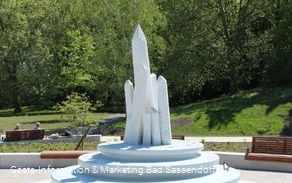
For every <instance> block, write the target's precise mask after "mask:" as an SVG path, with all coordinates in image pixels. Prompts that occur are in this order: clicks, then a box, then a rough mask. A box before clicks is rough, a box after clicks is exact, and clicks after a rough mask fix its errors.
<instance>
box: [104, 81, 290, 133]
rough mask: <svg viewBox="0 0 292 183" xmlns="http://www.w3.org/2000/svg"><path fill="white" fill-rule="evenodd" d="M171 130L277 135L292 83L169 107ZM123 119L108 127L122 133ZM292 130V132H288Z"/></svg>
mask: <svg viewBox="0 0 292 183" xmlns="http://www.w3.org/2000/svg"><path fill="white" fill-rule="evenodd" d="M170 113H171V122H172V133H173V134H184V135H186V136H250V135H279V134H281V132H282V130H283V127H284V121H285V119H286V118H287V117H288V116H290V121H291V123H292V86H284V87H279V88H274V89H254V90H250V91H245V92H242V93H239V94H237V95H234V96H230V97H222V98H218V99H215V100H208V101H203V102H197V103H194V104H190V105H185V106H180V107H176V108H171V111H170ZM124 127H125V122H120V123H118V124H115V125H111V126H109V127H107V129H106V132H107V134H108V135H114V134H117V135H120V134H123V130H124ZM291 133H292V132H291Z"/></svg>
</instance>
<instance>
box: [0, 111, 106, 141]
mask: <svg viewBox="0 0 292 183" xmlns="http://www.w3.org/2000/svg"><path fill="white" fill-rule="evenodd" d="M11 111H12V109H9V110H0V116H2V117H0V129H3V130H4V131H5V130H12V129H13V128H14V127H15V124H16V123H19V124H20V127H21V128H22V129H32V128H33V127H34V125H35V122H36V121H39V122H40V123H41V128H45V133H46V135H50V134H52V133H56V132H59V131H60V130H61V131H62V130H63V128H67V127H69V126H70V123H68V122H66V121H65V120H63V119H62V114H58V112H57V111H53V110H47V111H32V112H26V114H25V115H23V116H11V115H10V116H8V115H7V114H11V113H10V112H11ZM1 114H2V115H1ZM3 114H5V115H4V117H3ZM109 115H110V114H108V113H91V114H90V115H89V116H88V119H89V121H90V123H91V124H96V123H98V122H100V121H101V120H102V119H104V118H105V117H107V116H109Z"/></svg>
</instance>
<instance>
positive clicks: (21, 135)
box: [5, 129, 45, 142]
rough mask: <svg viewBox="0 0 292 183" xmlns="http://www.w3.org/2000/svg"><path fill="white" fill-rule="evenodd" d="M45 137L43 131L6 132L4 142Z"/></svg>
mask: <svg viewBox="0 0 292 183" xmlns="http://www.w3.org/2000/svg"><path fill="white" fill-rule="evenodd" d="M44 136H45V129H40V130H32V129H27V130H25V129H24V130H7V131H6V138H5V141H6V142H9V141H21V140H38V139H43V138H44Z"/></svg>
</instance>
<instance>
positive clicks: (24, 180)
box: [0, 169, 292, 183]
mask: <svg viewBox="0 0 292 183" xmlns="http://www.w3.org/2000/svg"><path fill="white" fill-rule="evenodd" d="M240 173H241V179H243V180H246V181H253V182H255V183H286V182H291V180H292V173H280V172H266V171H250V170H240ZM50 175H51V172H50V171H38V170H37V171H35V172H29V173H17V172H14V171H12V170H9V169H1V170H0V179H1V181H0V182H1V183H18V182H19V183H20V182H21V183H32V182H36V181H41V180H44V179H50Z"/></svg>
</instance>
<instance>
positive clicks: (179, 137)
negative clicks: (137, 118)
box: [121, 135, 185, 140]
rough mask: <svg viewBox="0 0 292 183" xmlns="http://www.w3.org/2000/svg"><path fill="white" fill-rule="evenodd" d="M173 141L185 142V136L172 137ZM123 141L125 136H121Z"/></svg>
mask: <svg viewBox="0 0 292 183" xmlns="http://www.w3.org/2000/svg"><path fill="white" fill-rule="evenodd" d="M172 139H174V140H185V136H184V135H172ZM121 140H124V136H123V135H122V136H121Z"/></svg>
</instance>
